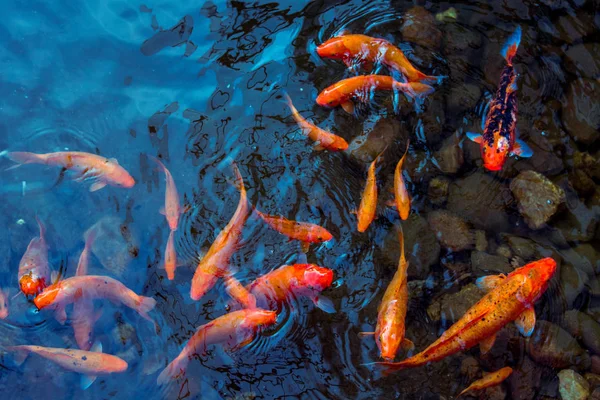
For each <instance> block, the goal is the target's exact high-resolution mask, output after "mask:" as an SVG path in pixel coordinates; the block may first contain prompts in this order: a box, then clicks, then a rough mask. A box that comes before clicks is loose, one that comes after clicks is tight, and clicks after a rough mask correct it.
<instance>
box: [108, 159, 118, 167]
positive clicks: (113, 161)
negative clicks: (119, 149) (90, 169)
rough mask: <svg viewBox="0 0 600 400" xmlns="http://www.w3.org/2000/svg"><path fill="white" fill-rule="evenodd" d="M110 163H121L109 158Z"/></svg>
mask: <svg viewBox="0 0 600 400" xmlns="http://www.w3.org/2000/svg"><path fill="white" fill-rule="evenodd" d="M108 161H110V162H111V163H115V164H117V165H119V161H117V159H116V158H109V159H108Z"/></svg>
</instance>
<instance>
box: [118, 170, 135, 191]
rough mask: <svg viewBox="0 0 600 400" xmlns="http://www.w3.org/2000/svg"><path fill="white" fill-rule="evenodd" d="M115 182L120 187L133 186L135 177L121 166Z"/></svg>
mask: <svg viewBox="0 0 600 400" xmlns="http://www.w3.org/2000/svg"><path fill="white" fill-rule="evenodd" d="M115 183H116V184H117V186H120V187H124V188H132V187H133V186H134V185H135V179H133V177H132V176H131V175H129V172H127V171H125V170H124V169H123V168H121V170H120V171H119V173H118V174H117V176H116V179H115Z"/></svg>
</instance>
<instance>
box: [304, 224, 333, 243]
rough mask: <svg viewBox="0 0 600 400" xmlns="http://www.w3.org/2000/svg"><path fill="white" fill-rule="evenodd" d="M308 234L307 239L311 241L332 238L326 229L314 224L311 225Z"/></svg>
mask: <svg viewBox="0 0 600 400" xmlns="http://www.w3.org/2000/svg"><path fill="white" fill-rule="evenodd" d="M308 236H309V238H308V239H309V241H310V242H312V243H321V242H327V241H328V240H331V239H333V236H332V235H331V233H329V231H328V230H327V229H325V228H322V227H320V226H316V225H315V226H312V227H311V229H310V232H309V234H308Z"/></svg>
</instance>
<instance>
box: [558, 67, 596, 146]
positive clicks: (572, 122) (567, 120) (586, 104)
mask: <svg viewBox="0 0 600 400" xmlns="http://www.w3.org/2000/svg"><path fill="white" fill-rule="evenodd" d="M598 93H600V82H597V81H594V80H592V79H578V80H576V81H574V82H573V83H572V84H571V87H570V88H569V92H568V93H567V100H566V103H565V104H564V108H563V122H564V124H565V127H566V128H567V131H568V132H569V135H571V137H572V138H573V139H574V140H576V141H578V142H581V143H582V144H585V145H590V144H592V143H594V142H595V141H596V140H597V139H598V137H600V133H599V130H600V112H598V102H597V101H594V99H596V98H597V97H598Z"/></svg>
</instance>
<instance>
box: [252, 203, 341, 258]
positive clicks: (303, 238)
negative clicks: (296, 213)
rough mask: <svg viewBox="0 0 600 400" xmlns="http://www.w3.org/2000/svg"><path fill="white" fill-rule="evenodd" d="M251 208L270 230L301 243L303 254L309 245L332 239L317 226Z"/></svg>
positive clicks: (327, 232)
mask: <svg viewBox="0 0 600 400" xmlns="http://www.w3.org/2000/svg"><path fill="white" fill-rule="evenodd" d="M252 208H253V209H254V212H255V213H256V214H257V215H258V216H259V217H260V218H261V219H262V220H263V221H265V223H266V224H267V225H269V226H270V227H271V228H273V229H274V230H276V231H277V232H279V233H281V234H282V235H285V236H287V237H288V238H289V239H290V240H291V239H295V240H299V241H300V242H302V248H303V250H304V251H305V252H306V251H307V250H308V246H309V244H310V243H322V242H327V241H329V240H331V239H333V236H332V235H331V233H329V231H328V230H327V229H325V228H323V227H321V226H319V225H315V224H311V223H308V222H297V221H290V220H289V219H286V218H284V217H281V216H274V215H267V214H263V213H261V212H260V211H258V210H257V209H256V207H254V206H253V207H252Z"/></svg>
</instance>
